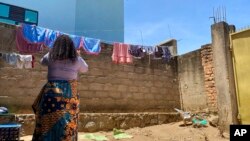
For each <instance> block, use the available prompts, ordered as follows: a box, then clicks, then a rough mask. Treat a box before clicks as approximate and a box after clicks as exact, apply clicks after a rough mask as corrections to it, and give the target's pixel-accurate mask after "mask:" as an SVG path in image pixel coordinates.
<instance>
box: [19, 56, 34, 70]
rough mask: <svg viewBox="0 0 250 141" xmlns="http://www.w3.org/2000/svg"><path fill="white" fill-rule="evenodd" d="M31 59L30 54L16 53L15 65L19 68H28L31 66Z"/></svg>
mask: <svg viewBox="0 0 250 141" xmlns="http://www.w3.org/2000/svg"><path fill="white" fill-rule="evenodd" d="M32 61H33V60H32V55H18V60H17V63H16V66H17V68H19V69H23V68H26V69H29V68H32Z"/></svg>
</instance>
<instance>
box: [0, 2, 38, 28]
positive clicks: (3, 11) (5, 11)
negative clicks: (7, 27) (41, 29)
mask: <svg viewBox="0 0 250 141" xmlns="http://www.w3.org/2000/svg"><path fill="white" fill-rule="evenodd" d="M0 22H3V23H8V24H19V23H27V24H35V25H37V24H38V11H34V10H30V9H27V8H23V7H18V6H14V5H10V4H5V3H1V2H0Z"/></svg>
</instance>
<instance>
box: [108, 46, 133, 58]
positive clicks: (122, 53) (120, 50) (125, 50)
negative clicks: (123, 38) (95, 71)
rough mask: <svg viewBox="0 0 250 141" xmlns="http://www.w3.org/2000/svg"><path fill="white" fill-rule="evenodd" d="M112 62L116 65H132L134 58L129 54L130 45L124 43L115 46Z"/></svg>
mask: <svg viewBox="0 0 250 141" xmlns="http://www.w3.org/2000/svg"><path fill="white" fill-rule="evenodd" d="M113 45H114V46H113V54H112V61H113V62H115V63H132V62H133V57H132V55H131V54H130V53H129V49H130V45H128V44H123V43H114V44H113Z"/></svg>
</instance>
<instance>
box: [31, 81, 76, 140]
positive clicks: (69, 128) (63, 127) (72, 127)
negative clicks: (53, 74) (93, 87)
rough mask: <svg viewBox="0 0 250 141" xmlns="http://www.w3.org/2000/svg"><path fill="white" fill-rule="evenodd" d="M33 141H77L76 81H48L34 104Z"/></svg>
mask: <svg viewBox="0 0 250 141" xmlns="http://www.w3.org/2000/svg"><path fill="white" fill-rule="evenodd" d="M32 108H33V110H34V113H35V115H36V126H35V131H34V134H33V138H32V140H33V141H77V124H78V113H79V95H78V93H77V81H76V80H70V81H66V80H52V81H48V82H47V83H46V84H45V85H44V87H43V88H42V90H41V92H40V93H39V95H38V97H37V98H36V100H35V102H34V104H33V105H32Z"/></svg>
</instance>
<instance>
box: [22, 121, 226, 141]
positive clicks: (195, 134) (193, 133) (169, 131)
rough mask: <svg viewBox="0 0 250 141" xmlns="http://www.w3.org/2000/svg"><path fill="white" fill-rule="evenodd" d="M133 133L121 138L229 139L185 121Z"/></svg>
mask: <svg viewBox="0 0 250 141" xmlns="http://www.w3.org/2000/svg"><path fill="white" fill-rule="evenodd" d="M124 132H125V133H127V134H129V135H132V136H133V138H131V139H120V140H121V141H229V139H228V138H227V139H226V138H223V137H221V136H220V134H219V130H218V129H217V128H215V127H212V126H210V125H208V126H207V127H200V128H194V127H193V126H192V125H188V126H183V122H175V123H169V124H162V125H155V126H150V127H145V128H132V129H128V130H125V131H124ZM85 134H89V133H84V132H80V133H79V138H78V140H79V141H91V140H87V139H83V135H85ZM93 134H95V135H105V136H106V137H107V138H108V139H109V141H116V140H115V139H114V138H113V132H95V133H93ZM31 138H32V136H24V137H22V138H21V140H24V141H30V140H31Z"/></svg>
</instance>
